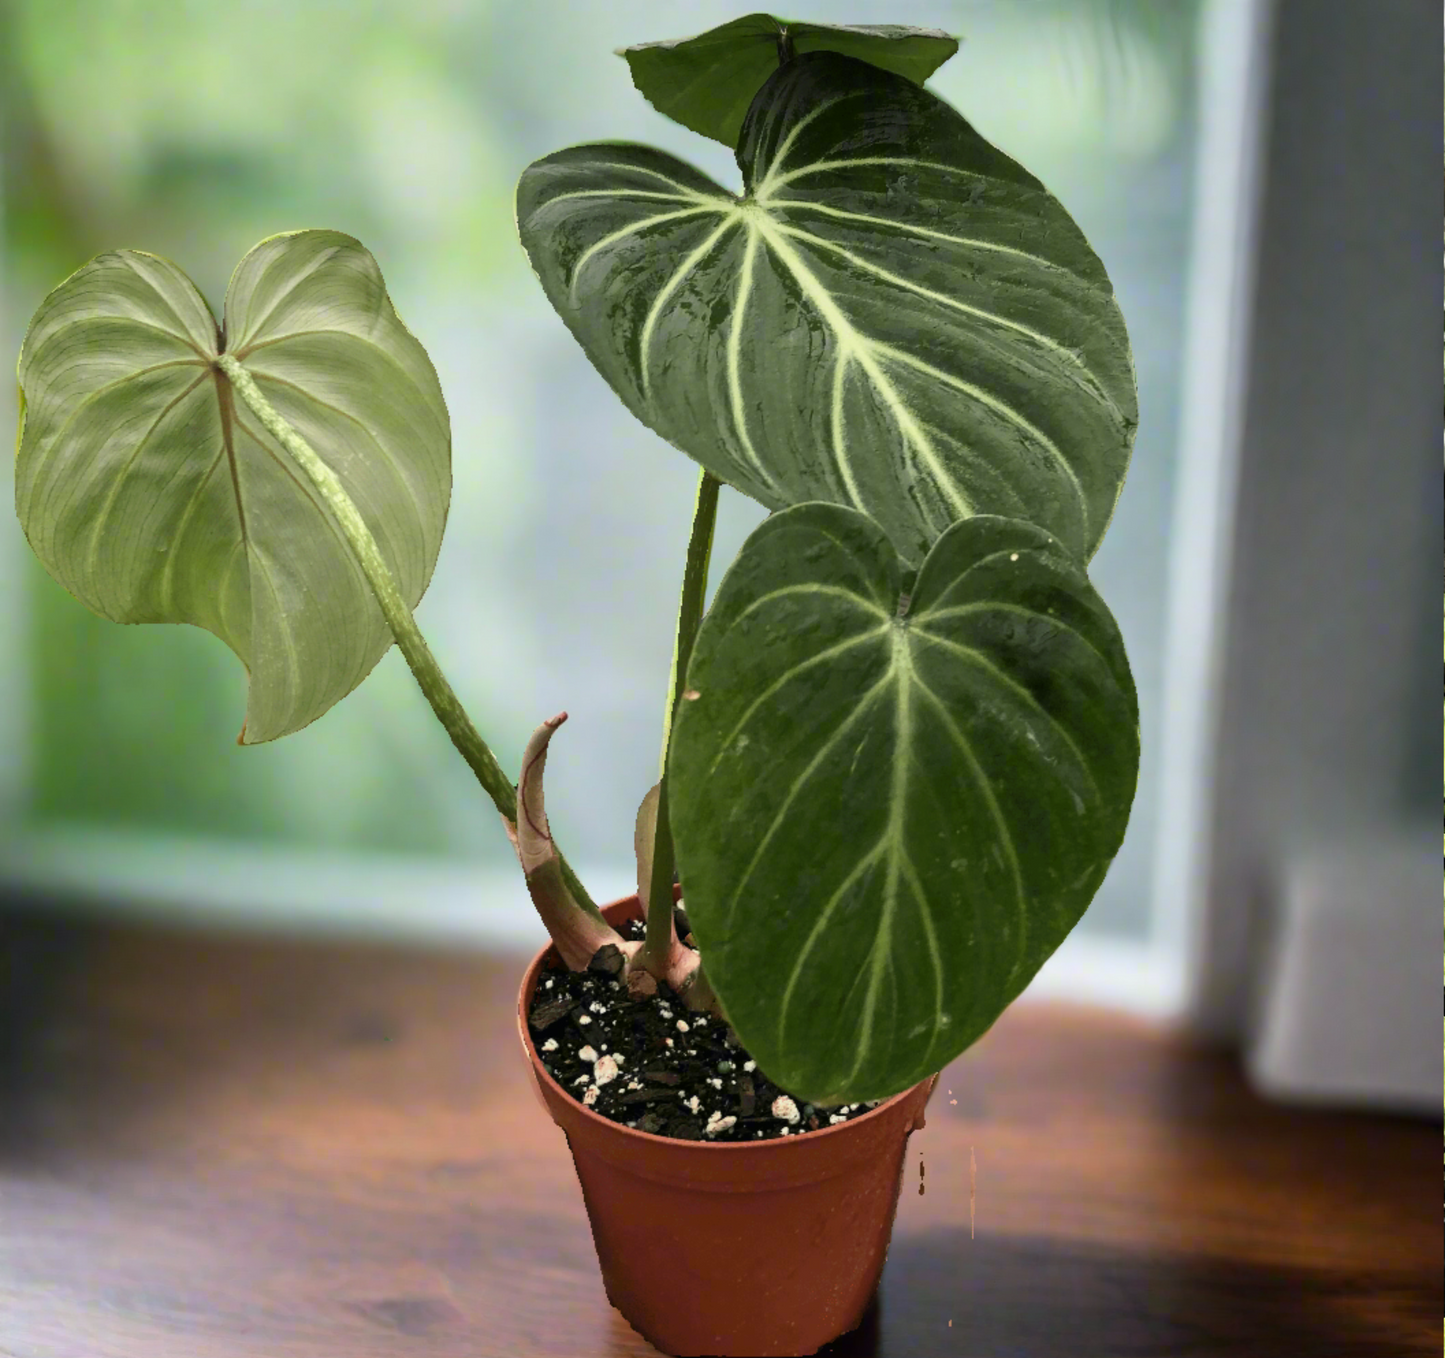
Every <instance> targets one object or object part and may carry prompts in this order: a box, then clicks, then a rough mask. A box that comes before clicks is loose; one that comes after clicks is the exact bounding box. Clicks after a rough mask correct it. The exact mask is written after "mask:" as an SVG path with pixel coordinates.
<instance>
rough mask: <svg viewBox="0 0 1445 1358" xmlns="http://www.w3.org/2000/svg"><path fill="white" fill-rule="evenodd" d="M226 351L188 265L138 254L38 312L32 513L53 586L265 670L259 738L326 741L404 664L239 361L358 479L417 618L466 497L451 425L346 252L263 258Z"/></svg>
mask: <svg viewBox="0 0 1445 1358" xmlns="http://www.w3.org/2000/svg"><path fill="white" fill-rule="evenodd" d="M225 315H226V325H225V330H224V336H225V338H224V340H223V339H222V333H223V332H222V331H221V330H220V329H219V327H218V326H217V325H216V322H215V319H214V317H213V316H212V315H211V311H210V308H209V307H208V306H207V305H206V303H205V301H204V299H203V298H202V297H201V294H200V293H199V292H198V291H197V290H196V287H195V285H194V284H193V283H192V282H191V281H190V279H189V278H187V277H186V276H185V274H183V273H182V272H181V271H180V270H179V269H178V268H176V266H175V265H174V264H171V263H169V262H168V261H166V260H164V259H159V258H157V257H156V256H154V255H147V254H142V253H140V252H138V251H134V250H119V251H116V252H114V253H112V254H105V255H100V256H99V257H98V258H96V259H94V260H92V261H91V262H90V263H89V264H87V265H86V266H85V267H84V268H82V269H81V270H79V272H77V273H75V274H72V275H71V276H70V277H69V278H68V279H66V281H65V282H64V283H62V284H61V285H60V287H58V288H57V289H56V290H55V291H54V292H52V293H51V294H50V296H49V297H47V298H46V299H45V301H44V302H43V303H42V304H41V306H40V309H39V310H38V311H37V312H36V313H35V317H34V319H33V320H32V321H31V323H30V329H29V331H28V333H27V334H26V337H25V343H24V345H23V346H22V348H21V351H20V367H19V375H20V388H21V397H22V402H23V405H22V410H23V415H22V423H21V429H20V445H19V450H18V454H17V462H16V475H15V505H16V510H17V512H18V514H19V516H20V522H21V524H22V526H23V527H24V529H25V534H26V536H27V537H28V538H29V540H30V544H31V546H32V547H33V548H34V549H35V553H36V555H37V556H38V557H39V558H40V560H41V561H42V562H43V563H44V565H45V568H46V569H47V570H48V571H49V572H50V574H51V575H53V576H54V577H55V579H56V580H58V581H59V582H60V583H61V584H62V585H64V586H65V588H66V589H68V590H69V591H70V592H71V593H72V594H74V595H75V596H76V598H78V599H79V600H81V602H82V603H84V604H85V605H86V606H87V607H89V608H91V609H93V610H94V611H95V612H97V613H99V614H100V615H101V616H102V617H106V618H111V619H113V620H114V621H116V622H189V623H194V624H195V625H196V626H198V627H204V628H205V629H206V630H207V631H208V632H213V633H215V635H216V636H218V637H220V638H221V640H222V641H224V642H225V643H226V645H228V646H229V647H230V648H231V649H232V650H233V651H235V653H236V654H237V655H238V656H239V657H240V658H241V660H242V661H243V662H244V663H245V665H246V667H247V669H248V670H249V672H250V690H249V694H248V698H247V707H246V724H245V727H244V730H243V738H244V739H245V740H246V741H247V742H250V743H253V742H257V741H263V740H272V739H274V738H275V737H277V736H282V735H286V734H287V733H288V732H291V731H295V730H298V729H299V728H301V727H303V726H305V725H306V724H307V723H308V722H311V721H314V720H315V719H316V718H317V717H319V716H320V715H321V714H322V713H323V712H325V711H326V709H327V708H329V707H331V706H332V705H333V704H334V703H336V702H338V701H340V699H342V698H343V697H345V696H346V694H348V693H350V692H351V690H352V689H353V688H355V687H356V686H357V684H359V683H360V682H361V681H362V679H364V678H365V677H366V675H367V674H368V673H369V672H370V670H371V668H372V667H373V666H374V665H375V664H376V662H377V661H378V660H379V659H380V658H381V656H382V655H383V654H384V653H385V651H386V649H387V647H388V646H390V644H391V639H392V638H391V633H390V631H389V630H388V629H387V626H386V624H385V622H384V621H383V619H382V615H381V610H380V608H379V607H378V605H377V603H376V600H375V598H374V596H373V594H372V592H371V589H370V587H369V586H368V585H367V583H366V579H365V577H364V576H363V575H362V573H361V569H360V567H359V566H358V565H357V564H356V561H355V558H354V557H353V555H352V553H351V551H350V550H349V549H348V547H347V546H346V543H345V541H344V540H343V538H342V537H341V535H340V531H339V529H338V528H337V526H336V523H335V521H334V519H333V518H332V516H331V514H330V513H329V511H328V510H326V509H325V508H324V507H323V505H322V503H321V501H320V499H319V498H318V496H317V495H316V493H315V492H314V491H313V489H312V488H311V486H310V484H309V482H307V481H306V479H305V478H304V477H303V476H302V474H301V473H300V472H299V471H298V470H297V469H296V468H295V467H294V466H293V465H292V463H291V461H290V459H289V457H288V456H287V454H286V452H285V451H284V450H283V449H282V448H281V446H280V445H279V444H278V443H277V442H276V441H275V440H274V439H273V438H272V437H271V436H270V434H268V433H267V432H266V431H265V430H264V429H263V428H262V427H261V424H260V422H259V421H258V420H257V419H256V418H255V417H254V416H253V415H252V414H251V412H250V411H249V410H247V409H246V408H245V407H244V406H242V405H240V403H239V402H238V401H237V400H236V399H235V398H234V395H233V393H232V390H231V386H230V383H229V381H228V380H227V379H226V377H225V376H224V374H222V373H221V372H220V371H219V370H218V369H217V368H216V367H215V358H216V356H217V355H218V354H219V353H220V352H221V351H222V348H223V347H224V349H225V350H226V351H227V352H229V353H231V354H234V355H235V356H236V357H237V358H238V359H240V360H241V361H242V362H243V363H244V364H245V366H246V368H247V369H248V371H249V372H250V373H251V376H252V377H254V378H255V380H256V383H257V385H258V386H259V387H260V388H261V390H262V392H263V393H264V394H265V395H266V396H267V397H268V398H269V399H270V401H271V403H272V405H274V406H275V408H276V409H277V410H278V411H279V412H280V414H281V415H282V417H283V418H284V419H285V420H286V421H287V422H289V423H290V424H291V425H292V427H293V428H294V429H295V430H296V431H297V432H298V433H300V434H301V435H302V437H303V438H305V439H306V440H307V441H308V442H309V443H310V444H311V445H312V447H313V448H315V449H316V451H317V452H318V453H319V454H320V456H321V458H322V459H323V460H324V461H325V462H326V463H327V464H328V465H329V466H330V467H331V469H332V471H334V472H335V473H336V475H337V476H338V477H339V478H340V480H341V483H342V485H343V487H344V488H345V490H346V492H347V494H348V495H349V496H350V497H351V499H352V500H353V501H354V502H355V504H356V506H357V508H358V509H359V510H360V511H361V514H362V517H363V518H364V519H365V521H366V523H367V526H368V527H369V528H370V529H371V532H372V534H373V535H374V536H375V538H376V540H377V542H378V544H379V545H380V547H381V550H382V553H383V555H384V556H385V558H386V560H387V562H388V563H389V564H390V566H391V569H392V571H393V573H394V574H395V575H396V578H397V581H398V583H399V585H400V588H401V590H402V593H403V595H404V596H405V598H406V600H407V602H408V603H409V604H410V605H413V606H414V605H415V604H416V602H417V601H418V600H419V599H420V598H421V596H422V593H423V591H424V590H425V589H426V586H427V583H428V581H429V580H430V579H431V573H432V568H433V566H435V564H436V558H437V551H438V549H439V547H440V545H441V537H442V528H443V527H444V525H445V523H446V516H447V505H448V502H449V500H450V496H451V428H450V424H449V421H448V419H447V410H446V404H445V403H444V401H443V400H442V393H441V387H440V386H439V385H438V383H437V378H436V373H435V372H434V371H433V369H432V366H431V362H430V360H429V359H428V358H427V356H426V351H425V350H424V349H423V348H422V347H421V345H420V344H419V343H418V342H417V340H416V339H415V337H414V336H413V335H412V334H411V333H410V331H408V330H407V329H406V327H405V326H404V325H403V324H402V323H401V320H400V319H399V318H398V316H397V314H396V311H395V309H394V308H393V307H392V304H391V300H390V298H389V297H388V296H387V293H386V288H385V286H384V284H383V283H382V279H381V273H380V271H379V270H378V269H377V267H376V261H375V260H374V259H373V258H372V257H371V255H370V254H369V253H367V251H366V250H365V249H364V248H363V247H362V246H361V245H360V244H359V243H358V242H357V241H355V240H353V239H352V238H351V237H350V236H344V235H342V234H341V233H340V232H336V231H300V232H295V233H292V234H289V235H284V236H273V237H272V238H271V239H269V240H266V241H263V242H262V243H261V244H260V245H258V246H257V247H256V248H255V249H254V250H252V251H251V253H250V254H248V255H247V256H246V258H245V259H243V260H242V261H241V263H240V265H239V266H238V267H237V269H236V272H235V274H234V275H233V277H232V279H231V284H230V287H229V288H228V290H227V293H226V310H225Z"/></svg>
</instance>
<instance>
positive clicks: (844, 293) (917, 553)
mask: <svg viewBox="0 0 1445 1358" xmlns="http://www.w3.org/2000/svg"><path fill="white" fill-rule="evenodd" d="M738 161H739V164H740V165H741V167H742V171H743V179H744V182H745V184H746V185H747V193H746V194H745V195H744V197H743V198H741V199H738V198H735V197H734V196H733V195H732V194H729V193H727V192H725V191H724V190H722V189H720V188H719V187H718V186H717V185H716V184H714V183H713V182H712V181H711V180H709V179H708V178H707V177H706V176H705V175H703V174H701V173H700V172H699V171H697V170H695V169H693V168H692V167H691V166H689V165H686V164H684V163H683V162H682V161H679V160H676V159H674V158H673V157H671V156H668V155H664V154H663V153H662V152H660V151H654V150H651V149H649V148H647V147H643V146H632V145H598V146H579V147H573V148H571V149H570V150H566V151H559V152H558V153H556V154H555V155H551V156H547V157H546V158H545V159H543V160H540V161H538V162H537V163H536V164H534V165H532V166H531V167H530V168H529V169H528V170H527V171H526V173H525V174H524V175H523V176H522V180H521V183H520V185H519V186H518V191H517V220H518V223H519V226H520V229H521V236H522V243H523V244H524V245H525V246H526V249H527V253H528V255H529V256H530V257H531V260H532V265H533V267H534V268H535V269H536V271H537V274H538V276H539V278H540V279H541V281H542V286H543V287H544V288H545V289H546V292H547V296H548V298H549V299H550V300H551V302H552V305H553V306H554V307H556V308H557V310H558V312H559V313H560V314H561V316H562V318H563V319H564V320H565V321H566V322H567V325H568V326H569V328H570V329H571V331H572V333H573V334H574V335H575V336H576V337H577V339H578V341H579V342H580V343H581V345H582V347H583V348H584V349H585V350H586V352H587V354H588V357H590V358H591V360H592V362H593V363H594V364H595V365H596V367H597V369H598V371H599V372H601V374H602V375H603V377H605V378H606V379H607V381H608V382H609V383H610V384H611V385H612V387H613V388H614V390H616V392H617V393H618V395H620V396H621V397H622V399H623V400H624V401H625V402H626V403H627V405H628V407H629V408H630V409H631V410H632V412H633V413H634V414H635V415H636V416H637V417H638V418H639V419H640V420H642V421H643V423H644V424H646V425H648V426H649V427H650V428H652V429H655V430H656V431H657V432H658V433H659V434H661V435H662V436H663V437H664V438H666V439H667V440H669V441H670V442H671V443H673V444H675V445H676V446H677V447H678V448H680V449H682V450H683V451H684V452H685V453H687V454H689V455H690V456H691V457H693V458H695V459H696V460H697V461H698V462H700V463H701V464H702V465H703V466H704V467H706V468H707V469H708V470H709V471H711V472H712V473H713V474H714V475H716V476H718V477H719V478H720V479H722V480H724V481H726V482H728V483H730V484H731V485H733V486H735V487H737V489H739V490H741V491H743V492H744V493H745V494H747V495H750V496H752V497H753V498H754V499H756V500H758V501H760V502H761V503H762V504H764V505H766V506H767V507H768V508H769V509H780V508H784V507H786V506H788V505H792V504H798V503H800V502H802V501H806V500H826V501H830V502H832V503H835V504H843V505H851V506H853V507H855V508H858V509H862V510H864V511H866V512H867V513H868V514H870V515H871V516H872V517H873V518H874V519H876V520H877V521H878V522H879V523H880V524H881V525H882V526H883V528H884V530H885V531H886V532H887V533H888V535H889V536H890V538H892V540H893V542H894V544H895V545H896V546H897V548H898V550H899V551H900V552H901V553H902V554H903V556H904V557H905V558H906V559H907V560H908V561H910V562H911V563H914V564H916V563H917V562H919V561H921V560H922V559H923V556H924V554H925V553H926V552H927V550H928V547H929V546H930V545H931V544H932V543H933V542H934V540H935V539H936V538H937V537H938V536H939V534H941V533H942V532H943V531H944V529H945V528H947V527H948V526H949V524H951V523H954V522H955V521H957V520H958V519H961V518H965V517H967V516H968V515H970V514H1002V515H1007V516H1009V517H1012V518H1023V519H1028V520H1030V521H1032V522H1035V523H1038V524H1041V525H1042V526H1043V527H1045V528H1047V529H1048V530H1049V531H1050V532H1052V533H1053V534H1054V535H1055V536H1056V537H1058V538H1059V539H1060V540H1061V541H1062V542H1063V543H1064V545H1065V546H1066V547H1067V548H1068V549H1069V550H1070V551H1072V552H1074V553H1075V554H1077V555H1079V556H1081V557H1087V556H1088V555H1090V554H1092V552H1093V550H1094V549H1095V548H1096V547H1097V546H1098V544H1099V540H1100V539H1101V538H1102V536H1103V533H1104V529H1105V527H1106V526H1107V524H1108V521H1109V518H1110V515H1111V514H1112V512H1113V508H1114V502H1115V500H1116V499H1117V498H1118V494H1119V488H1120V486H1121V484H1122V482H1123V478H1124V472H1125V469H1126V467H1127V464H1128V460H1129V450H1130V447H1131V445H1132V442H1133V436H1134V428H1135V424H1136V423H1137V403H1136V398H1135V389H1134V371H1133V363H1132V360H1131V358H1130V353H1129V343H1128V338H1127V336H1126V334H1125V331H1124V322H1123V318H1122V317H1121V316H1120V314H1119V308H1118V306H1117V305H1116V303H1115V301H1114V296H1113V290H1112V288H1111V287H1110V284H1109V280H1108V277H1107V276H1106V275H1105V273H1104V269H1103V266H1102V265H1101V264H1100V263H1099V260H1098V258H1097V257H1096V256H1095V255H1094V252H1093V251H1092V250H1091V249H1090V248H1089V245H1088V243H1087V242H1086V241H1085V240H1084V237H1083V236H1082V234H1080V232H1079V229H1078V227H1076V226H1075V225H1074V223H1073V222H1072V221H1071V220H1070V218H1069V216H1068V214H1067V213H1066V212H1065V211H1064V210H1063V208H1062V207H1061V206H1060V205H1059V203H1058V202H1057V200H1056V199H1054V198H1053V197H1051V196H1050V195H1049V194H1048V193H1047V192H1046V191H1045V190H1044V189H1043V188H1042V186H1040V185H1039V184H1038V182H1037V181H1036V180H1034V179H1033V178H1032V176H1030V175H1029V174H1027V173H1026V172H1025V171H1024V170H1023V169H1021V168H1020V167H1019V166H1018V165H1016V164H1015V163H1014V162H1013V161H1011V160H1009V159H1008V157H1007V156H1005V155H1003V154H1002V153H1001V152H999V151H997V150H995V149H994V148H993V147H992V146H990V145H989V144H988V143H987V142H986V141H984V140H983V139H982V138H981V137H979V136H978V134H977V133H975V132H974V131H973V129H972V128H971V127H969V125H968V124H967V123H966V122H965V121H964V120H963V119H962V118H961V117H960V116H959V115H958V114H957V113H955V112H954V111H953V110H952V109H951V108H949V107H948V105H946V104H944V103H942V102H941V101H940V100H938V99H936V98H934V96H933V95H932V94H930V93H928V91H926V90H923V89H920V88H919V87H918V86H917V85H914V84H913V83H911V82H910V81H908V80H905V79H903V78H902V77H900V76H895V75H890V74H888V73H887V72H884V71H879V70H875V69H873V68H872V67H870V66H867V65H865V64H864V63H862V62H859V61H853V60H850V59H849V58H847V57H841V56H835V55H833V54H831V53H820V54H815V55H813V56H805V57H799V58H798V59H797V60H796V61H793V62H790V63H789V64H788V65H787V66H786V67H784V68H783V69H782V70H780V71H779V72H778V73H777V74H776V75H775V76H773V77H772V79H771V80H769V82H768V84H767V85H766V87H765V88H764V89H763V90H762V92H761V93H760V94H759V95H758V97H757V99H756V101H755V102H754V104H753V107H752V110H751V112H750V113H749V115H748V122H747V126H746V128H745V129H744V133H743V140H742V144H741V148H740V150H739V152H738Z"/></svg>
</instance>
